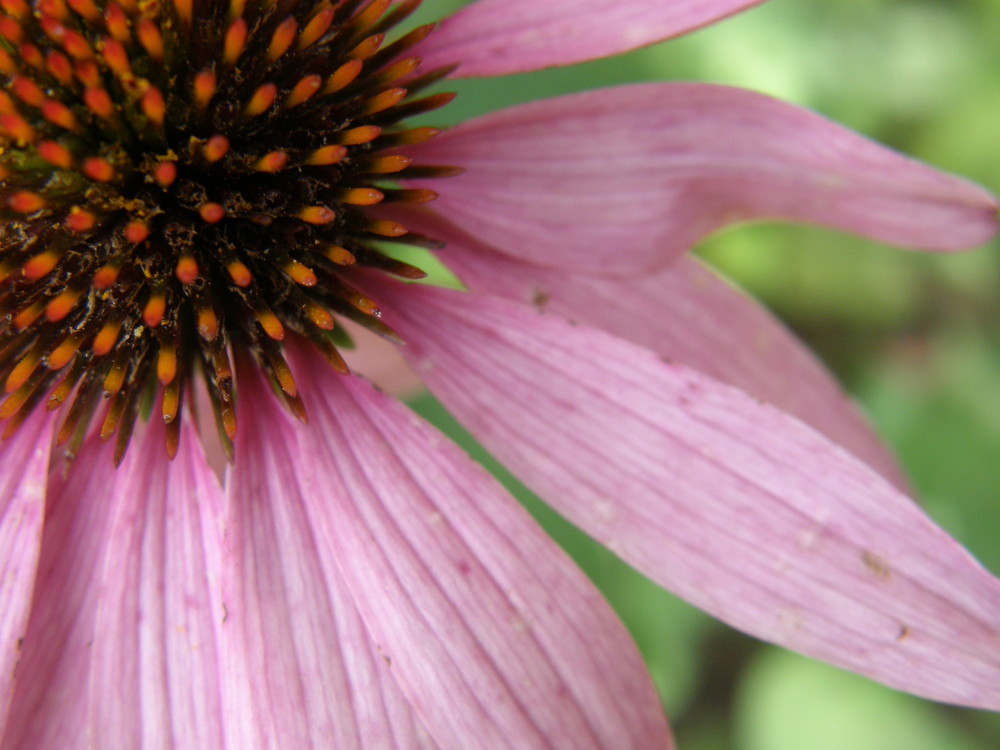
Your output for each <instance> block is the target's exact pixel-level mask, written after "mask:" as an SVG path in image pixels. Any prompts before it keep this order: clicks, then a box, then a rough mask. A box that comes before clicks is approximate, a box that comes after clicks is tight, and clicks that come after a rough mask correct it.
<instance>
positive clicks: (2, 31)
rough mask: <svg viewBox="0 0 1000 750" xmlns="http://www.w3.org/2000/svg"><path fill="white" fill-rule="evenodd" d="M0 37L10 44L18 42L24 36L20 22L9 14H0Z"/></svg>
mask: <svg viewBox="0 0 1000 750" xmlns="http://www.w3.org/2000/svg"><path fill="white" fill-rule="evenodd" d="M0 37H3V38H4V39H6V40H7V41H8V42H10V43H11V44H20V43H21V40H22V39H23V38H24V30H23V29H22V28H21V24H19V23H18V22H17V21H16V20H15V19H13V18H11V17H10V16H0Z"/></svg>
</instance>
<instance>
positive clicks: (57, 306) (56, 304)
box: [45, 289, 80, 323]
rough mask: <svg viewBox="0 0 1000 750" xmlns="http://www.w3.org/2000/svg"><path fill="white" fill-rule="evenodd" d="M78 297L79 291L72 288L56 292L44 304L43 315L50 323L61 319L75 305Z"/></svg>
mask: <svg viewBox="0 0 1000 750" xmlns="http://www.w3.org/2000/svg"><path fill="white" fill-rule="evenodd" d="M78 299H80V292H78V291H76V290H74V289H67V290H65V291H64V292H61V293H60V294H57V295H56V296H55V297H53V298H52V299H51V300H49V304H47V305H46V306H45V317H46V318H48V319H49V321H50V322H52V323H55V322H57V321H60V320H62V319H63V318H65V317H66V316H67V315H69V312H70V310H72V309H73V308H74V307H75V306H76V302H77V300H78Z"/></svg>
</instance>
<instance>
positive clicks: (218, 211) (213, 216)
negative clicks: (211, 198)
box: [198, 203, 226, 224]
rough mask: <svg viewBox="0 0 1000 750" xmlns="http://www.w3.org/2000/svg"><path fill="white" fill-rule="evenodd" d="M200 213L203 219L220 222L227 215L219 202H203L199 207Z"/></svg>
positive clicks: (212, 222)
mask: <svg viewBox="0 0 1000 750" xmlns="http://www.w3.org/2000/svg"><path fill="white" fill-rule="evenodd" d="M198 215H199V216H201V218H202V221H206V222H208V223H209V224H218V223H219V222H220V221H222V218H223V217H224V216H225V215H226V210H225V209H224V208H223V207H222V206H220V205H219V204H218V203H203V204H202V205H201V206H200V207H199V208H198Z"/></svg>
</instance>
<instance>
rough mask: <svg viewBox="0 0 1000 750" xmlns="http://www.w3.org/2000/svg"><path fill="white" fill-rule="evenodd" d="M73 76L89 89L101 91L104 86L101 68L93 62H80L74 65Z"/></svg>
mask: <svg viewBox="0 0 1000 750" xmlns="http://www.w3.org/2000/svg"><path fill="white" fill-rule="evenodd" d="M73 75H75V76H76V79H77V80H78V81H79V82H80V83H82V84H83V85H84V87H85V88H88V89H99V88H101V87H102V86H103V85H104V80H103V79H102V78H101V68H100V67H99V66H98V64H97V63H96V62H94V61H93V60H78V61H77V62H76V63H75V64H74V65H73Z"/></svg>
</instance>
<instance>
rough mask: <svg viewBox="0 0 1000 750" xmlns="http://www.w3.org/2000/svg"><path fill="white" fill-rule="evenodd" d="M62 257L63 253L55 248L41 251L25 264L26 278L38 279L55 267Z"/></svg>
mask: <svg viewBox="0 0 1000 750" xmlns="http://www.w3.org/2000/svg"><path fill="white" fill-rule="evenodd" d="M60 258H62V255H60V254H59V253H57V252H55V251H53V250H46V251H45V252H42V253H39V254H38V255H36V256H34V257H33V258H31V259H30V260H29V261H28V262H27V263H25V264H24V271H23V272H24V276H25V278H27V279H31V280H32V281H37V280H38V279H40V278H42V277H43V276H44V275H45V274H47V273H48V272H49V271H51V270H52V269H53V268H55V267H56V263H58V262H59V259H60Z"/></svg>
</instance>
